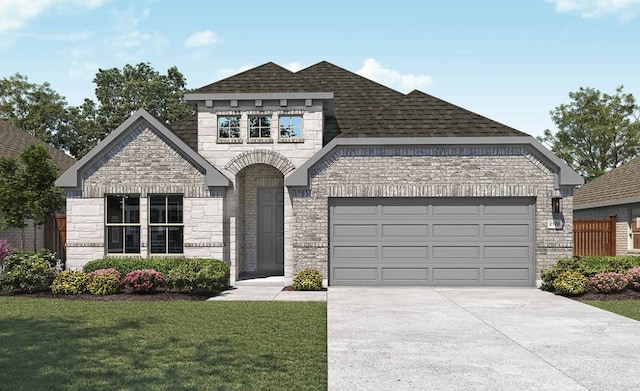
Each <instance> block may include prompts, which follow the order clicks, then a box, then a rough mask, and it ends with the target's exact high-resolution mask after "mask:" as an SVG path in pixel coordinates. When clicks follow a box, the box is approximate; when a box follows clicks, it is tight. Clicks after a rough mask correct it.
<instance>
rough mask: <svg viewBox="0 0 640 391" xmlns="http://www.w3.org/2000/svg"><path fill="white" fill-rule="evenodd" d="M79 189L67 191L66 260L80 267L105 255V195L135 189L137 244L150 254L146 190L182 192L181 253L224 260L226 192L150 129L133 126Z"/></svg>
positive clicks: (143, 254)
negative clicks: (212, 184) (213, 186)
mask: <svg viewBox="0 0 640 391" xmlns="http://www.w3.org/2000/svg"><path fill="white" fill-rule="evenodd" d="M82 179H83V183H82V190H81V191H74V190H69V191H67V265H68V267H70V268H80V267H82V266H83V265H84V264H85V263H86V262H88V261H90V260H92V259H97V258H102V257H104V256H105V243H104V242H105V237H104V235H105V231H104V207H105V205H104V203H105V201H104V196H105V194H139V195H140V227H141V232H140V236H141V249H140V254H139V256H141V257H147V256H149V255H150V254H148V246H147V241H148V226H147V224H148V208H147V204H148V203H147V198H146V197H147V196H148V195H149V194H182V195H183V196H184V210H183V216H184V254H183V255H184V256H187V257H212V258H218V259H224V239H223V209H224V196H225V191H224V190H222V189H217V190H215V189H213V190H212V189H209V188H207V187H206V186H205V183H204V174H203V173H202V172H200V171H199V170H198V169H197V168H196V167H194V166H193V165H192V164H191V163H190V162H188V161H187V160H185V158H183V157H182V156H181V155H180V154H179V153H178V152H177V151H176V150H174V149H173V148H172V147H171V146H170V145H169V144H167V143H166V142H165V141H164V140H163V138H162V137H161V136H160V134H159V133H158V132H157V131H155V130H154V129H153V128H150V127H148V126H146V125H141V126H139V127H137V128H136V129H133V130H132V131H131V132H130V133H129V134H128V135H127V136H126V137H125V138H124V139H123V140H122V141H120V142H119V143H118V144H117V145H116V146H114V148H113V149H112V150H111V151H109V152H108V153H107V154H106V155H105V156H104V157H103V158H101V159H100V160H99V161H97V162H96V163H95V164H93V165H92V166H91V167H89V168H88V169H87V170H86V171H85V172H84V173H83V176H82Z"/></svg>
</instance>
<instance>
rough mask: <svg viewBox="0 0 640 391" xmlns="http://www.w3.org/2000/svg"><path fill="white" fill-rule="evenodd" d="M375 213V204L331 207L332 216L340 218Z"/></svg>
mask: <svg viewBox="0 0 640 391" xmlns="http://www.w3.org/2000/svg"><path fill="white" fill-rule="evenodd" d="M377 214H378V207H377V206H376V205H342V206H339V205H337V206H334V207H333V215H334V217H341V218H342V219H344V218H348V217H350V216H358V217H362V216H376V215H377Z"/></svg>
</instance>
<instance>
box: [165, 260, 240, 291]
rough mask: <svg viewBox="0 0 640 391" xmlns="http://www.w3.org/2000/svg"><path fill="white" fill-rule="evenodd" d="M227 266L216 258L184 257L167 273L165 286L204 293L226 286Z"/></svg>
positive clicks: (227, 277)
mask: <svg viewBox="0 0 640 391" xmlns="http://www.w3.org/2000/svg"><path fill="white" fill-rule="evenodd" d="M228 281H229V266H228V265H227V264H226V263H225V262H223V261H220V260H217V259H205V258H193V259H184V260H183V263H182V264H181V265H178V266H176V267H174V268H172V269H171V270H169V273H168V274H167V282H166V284H167V288H169V289H177V290H179V291H180V292H184V293H196V292H197V293H205V292H213V291H221V290H224V289H226V288H227V282H228Z"/></svg>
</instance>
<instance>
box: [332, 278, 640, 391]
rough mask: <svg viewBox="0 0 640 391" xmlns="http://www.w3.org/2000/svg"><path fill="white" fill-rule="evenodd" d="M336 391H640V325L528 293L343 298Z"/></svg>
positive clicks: (338, 302)
mask: <svg viewBox="0 0 640 391" xmlns="http://www.w3.org/2000/svg"><path fill="white" fill-rule="evenodd" d="M327 312H328V315H327V323H328V361H329V390H394V391H400V390H447V391H448V390H519V391H521V390H567V391H570V390H638V389H640V322H638V321H635V320H632V319H628V318H625V317H622V316H619V315H616V314H613V313H610V312H607V311H603V310H600V309H597V308H595V307H591V306H589V305H586V304H582V303H579V302H576V301H574V300H571V299H567V298H563V297H560V296H555V295H553V294H551V293H548V292H543V291H540V290H538V289H533V288H530V289H527V288H511V289H509V288H504V289H495V288H341V287H335V288H334V287H332V288H330V289H329V295H328V302H327Z"/></svg>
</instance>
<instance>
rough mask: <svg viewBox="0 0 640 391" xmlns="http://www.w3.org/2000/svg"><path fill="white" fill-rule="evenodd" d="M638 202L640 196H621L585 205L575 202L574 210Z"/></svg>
mask: <svg viewBox="0 0 640 391" xmlns="http://www.w3.org/2000/svg"><path fill="white" fill-rule="evenodd" d="M574 200H575V199H574ZM638 203H640V197H629V198H620V199H617V200H607V201H598V202H590V203H587V204H583V205H578V204H575V203H574V205H573V210H584V209H595V208H605V207H608V206H618V205H626V204H638Z"/></svg>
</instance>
